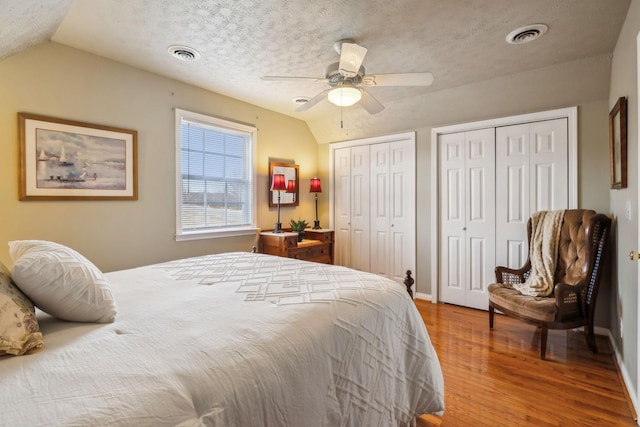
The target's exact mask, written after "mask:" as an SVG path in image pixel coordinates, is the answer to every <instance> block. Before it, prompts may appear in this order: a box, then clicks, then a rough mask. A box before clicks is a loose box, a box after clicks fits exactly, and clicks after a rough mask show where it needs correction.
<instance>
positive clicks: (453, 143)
mask: <svg viewBox="0 0 640 427" xmlns="http://www.w3.org/2000/svg"><path fill="white" fill-rule="evenodd" d="M439 143H440V147H439V153H440V197H441V199H440V220H441V229H440V245H441V247H440V260H441V264H440V280H441V282H440V290H441V299H442V301H444V302H449V303H452V304H457V305H463V306H466V307H473V308H482V309H486V308H487V304H488V297H487V292H486V288H487V286H488V285H489V284H490V283H492V282H493V281H494V280H493V277H494V273H493V270H492V268H493V267H492V266H495V206H496V202H495V191H494V190H495V131H494V129H493V128H491V129H481V130H476V131H470V132H459V133H453V134H447V135H441V136H440V141H439Z"/></svg>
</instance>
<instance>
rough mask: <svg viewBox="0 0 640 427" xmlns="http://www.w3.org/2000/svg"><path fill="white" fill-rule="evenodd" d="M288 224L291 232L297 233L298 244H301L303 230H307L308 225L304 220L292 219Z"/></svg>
mask: <svg viewBox="0 0 640 427" xmlns="http://www.w3.org/2000/svg"><path fill="white" fill-rule="evenodd" d="M289 224H291V230H292V231H296V232H298V242H301V241H302V239H304V229H305V228H307V226H308V225H309V224H307V221H305V220H304V219H300V218H298V220H297V221H296V220H295V219H292V220H291V221H290V222H289Z"/></svg>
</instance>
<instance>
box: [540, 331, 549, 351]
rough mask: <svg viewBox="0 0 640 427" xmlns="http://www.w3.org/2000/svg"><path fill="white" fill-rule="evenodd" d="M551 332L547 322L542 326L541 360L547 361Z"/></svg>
mask: <svg viewBox="0 0 640 427" xmlns="http://www.w3.org/2000/svg"><path fill="white" fill-rule="evenodd" d="M548 332H549V326H548V325H547V322H543V323H542V324H541V325H540V359H542V360H545V356H546V353H547V333H548Z"/></svg>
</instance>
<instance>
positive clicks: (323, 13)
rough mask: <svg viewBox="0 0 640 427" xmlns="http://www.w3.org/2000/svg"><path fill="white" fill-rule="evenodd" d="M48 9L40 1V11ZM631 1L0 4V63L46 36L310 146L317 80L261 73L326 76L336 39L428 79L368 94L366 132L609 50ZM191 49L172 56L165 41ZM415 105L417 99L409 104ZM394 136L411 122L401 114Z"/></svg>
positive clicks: (374, 70)
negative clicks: (279, 125) (307, 105)
mask: <svg viewBox="0 0 640 427" xmlns="http://www.w3.org/2000/svg"><path fill="white" fill-rule="evenodd" d="M45 5H46V6H45ZM628 6H629V0H526V1H523V0H446V1H443V0H406V1H389V0H384V1H378V0H323V1H309V0H180V1H176V0H75V1H73V0H47V1H40V0H27V1H25V0H21V1H20V2H18V1H14V0H0V10H2V12H1V15H0V58H3V57H6V56H8V55H11V54H13V53H16V52H17V51H19V50H21V49H23V48H25V47H28V46H30V45H33V44H36V43H40V42H42V41H45V40H47V39H51V40H53V41H55V42H58V43H61V44H65V45H69V46H72V47H75V48H78V49H81V50H85V51H87V52H91V53H94V54H97V55H101V56H104V57H108V58H112V59H114V60H116V61H119V62H122V63H126V64H130V65H132V66H135V67H138V68H141V69H144V70H149V71H152V72H155V73H157V74H161V75H165V76H168V77H171V78H174V79H177V80H181V81H184V82H188V83H191V84H194V85H197V86H199V87H203V88H206V89H209V90H212V91H215V92H218V93H221V94H224V95H228V96H231V97H234V98H237V99H241V100H244V101H247V102H250V103H253V104H256V105H259V106H261V107H264V108H268V109H271V110H274V111H278V112H281V113H284V114H287V115H290V116H293V117H296V118H300V119H302V120H305V121H307V122H308V123H313V124H314V125H313V126H312V127H311V129H312V131H313V132H314V134H315V136H316V139H318V141H319V142H327V138H331V135H330V134H326V135H325V134H322V133H321V132H318V131H315V130H314V129H322V128H323V127H325V126H335V118H336V116H337V115H339V114H340V108H339V107H336V106H334V105H332V104H330V103H329V102H327V101H325V102H321V103H320V104H318V105H317V106H315V107H313V108H312V109H310V110H309V111H306V112H303V113H296V112H294V110H295V108H296V107H297V105H296V104H294V103H293V102H292V99H293V98H294V97H298V96H307V97H313V96H314V95H316V94H317V93H319V92H321V91H322V90H324V89H326V88H327V86H326V84H325V83H322V82H311V81H307V82H265V81H262V80H261V79H260V77H261V76H264V75H285V76H309V77H324V70H325V67H326V66H327V65H329V64H331V63H333V62H336V61H337V60H338V54H337V53H336V52H335V50H334V49H333V44H334V42H335V41H336V40H339V39H342V38H352V39H353V40H355V41H356V42H357V43H358V44H360V45H362V46H364V47H366V48H367V49H368V53H367V56H366V58H365V60H364V66H365V68H366V71H367V74H382V73H402V72H423V71H429V72H432V73H433V74H434V76H435V81H434V84H433V85H432V86H430V87H428V88H406V87H394V88H389V87H374V88H371V89H370V93H371V94H372V95H374V96H375V97H376V98H377V99H378V100H379V101H381V102H382V103H383V104H384V105H385V106H386V109H385V110H384V111H383V112H381V113H379V114H377V115H375V116H373V117H369V115H368V113H366V112H365V111H364V110H363V109H362V108H361V107H359V106H358V105H357V104H356V105H355V106H353V107H349V108H350V111H349V112H348V113H349V114H350V117H352V118H353V119H354V120H355V121H359V122H361V123H366V124H367V125H369V126H375V123H376V122H381V121H384V120H385V118H387V119H388V118H390V117H393V120H403V119H402V117H411V116H415V114H403V112H407V113H408V112H413V111H414V110H415V109H416V108H417V105H419V104H417V103H414V102H413V101H412V100H414V99H420V98H424V96H423V95H424V94H427V93H433V92H437V91H442V90H444V89H450V88H455V87H458V86H461V85H465V84H469V83H474V82H481V81H486V80H490V79H494V78H496V77H500V76H507V75H512V74H516V73H522V72H527V71H530V70H534V69H537V68H541V67H549V66H553V65H557V64H562V63H565V62H570V61H575V60H578V59H582V58H588V57H594V56H598V55H603V54H606V53H610V52H612V51H613V48H614V46H615V42H616V40H617V37H618V34H619V31H620V28H621V26H622V23H623V22H624V18H625V15H626V12H627V9H628ZM533 23H544V24H546V25H548V26H549V31H548V32H547V34H546V35H545V36H544V37H542V38H541V39H540V40H538V41H536V42H534V43H530V44H526V45H520V46H516V45H511V44H507V43H506V42H505V37H506V35H507V34H508V33H509V32H510V31H512V30H513V29H515V28H517V27H521V26H523V25H527V24H533ZM176 44H178V45H187V46H190V47H193V48H195V49H197V50H198V51H199V52H200V53H201V55H202V56H201V58H200V59H199V60H198V61H195V62H190V63H187V62H184V61H179V60H177V59H175V58H173V57H172V56H170V55H169V54H168V52H167V48H168V47H169V46H170V45H176ZM416 102H417V101H416ZM398 127H399V128H400V129H412V128H416V127H420V126H419V125H418V124H416V123H412V122H410V121H409V119H407V122H406V123H399V124H398Z"/></svg>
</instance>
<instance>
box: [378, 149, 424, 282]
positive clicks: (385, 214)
mask: <svg viewBox="0 0 640 427" xmlns="http://www.w3.org/2000/svg"><path fill="white" fill-rule="evenodd" d="M370 147H371V148H370V152H369V155H370V178H371V179H370V193H371V197H370V215H371V250H370V260H371V272H373V273H376V274H380V275H383V276H386V277H389V278H391V279H393V280H395V281H397V282H399V283H402V281H403V280H404V276H405V272H406V271H407V269H410V270H412V271H413V272H414V274H415V233H416V232H415V144H414V143H413V141H411V140H402V141H394V142H391V143H382V144H373V145H371V146H370Z"/></svg>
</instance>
